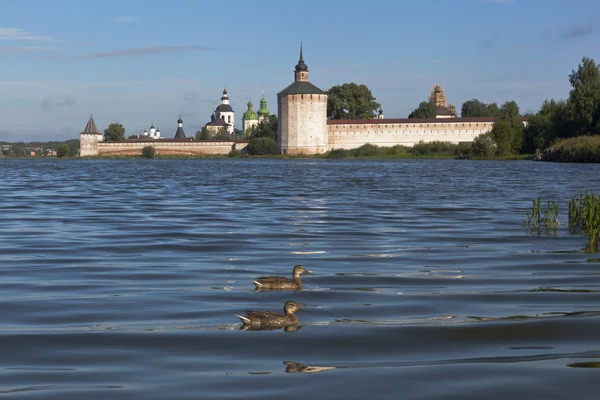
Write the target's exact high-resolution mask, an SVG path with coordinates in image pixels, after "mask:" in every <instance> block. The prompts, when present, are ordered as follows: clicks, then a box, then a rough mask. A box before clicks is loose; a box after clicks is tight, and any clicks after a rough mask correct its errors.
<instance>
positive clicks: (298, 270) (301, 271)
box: [293, 265, 312, 278]
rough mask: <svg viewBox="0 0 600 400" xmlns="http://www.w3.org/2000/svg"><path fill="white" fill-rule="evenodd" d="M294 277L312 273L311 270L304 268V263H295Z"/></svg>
mask: <svg viewBox="0 0 600 400" xmlns="http://www.w3.org/2000/svg"><path fill="white" fill-rule="evenodd" d="M293 273H294V278H297V277H299V276H300V274H312V271H309V270H307V269H306V268H304V265H296V266H295V267H294V271H293Z"/></svg>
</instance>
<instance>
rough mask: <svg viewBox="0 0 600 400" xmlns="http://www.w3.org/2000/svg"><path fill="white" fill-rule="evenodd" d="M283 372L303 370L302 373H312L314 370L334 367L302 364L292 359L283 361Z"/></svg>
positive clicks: (320, 370)
mask: <svg viewBox="0 0 600 400" xmlns="http://www.w3.org/2000/svg"><path fill="white" fill-rule="evenodd" d="M283 363H284V364H285V365H286V367H285V372H289V373H294V372H304V373H314V372H323V371H328V370H330V369H335V367H319V366H317V365H304V364H300V363H297V362H294V361H284V362H283Z"/></svg>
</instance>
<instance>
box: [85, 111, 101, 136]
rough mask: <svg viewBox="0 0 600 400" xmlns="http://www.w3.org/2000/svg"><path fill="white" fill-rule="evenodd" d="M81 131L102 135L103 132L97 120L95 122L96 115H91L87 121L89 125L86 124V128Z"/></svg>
mask: <svg viewBox="0 0 600 400" xmlns="http://www.w3.org/2000/svg"><path fill="white" fill-rule="evenodd" d="M81 133H88V134H90V135H102V132H100V131H99V130H98V127H97V126H96V122H94V117H92V116H91V115H90V119H89V120H88V122H87V125H86V126H85V129H84V130H83V132H81Z"/></svg>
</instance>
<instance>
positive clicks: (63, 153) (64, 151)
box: [56, 143, 71, 158]
mask: <svg viewBox="0 0 600 400" xmlns="http://www.w3.org/2000/svg"><path fill="white" fill-rule="evenodd" d="M70 155H71V147H70V146H69V145H68V144H66V143H65V144H63V145H61V146H60V147H59V148H58V150H57V151H56V157H58V158H62V157H69V156H70Z"/></svg>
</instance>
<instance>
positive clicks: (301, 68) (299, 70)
mask: <svg viewBox="0 0 600 400" xmlns="http://www.w3.org/2000/svg"><path fill="white" fill-rule="evenodd" d="M294 80H295V81H296V82H308V66H307V65H306V64H305V63H304V54H302V42H300V60H298V64H296V71H295V73H294Z"/></svg>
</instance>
